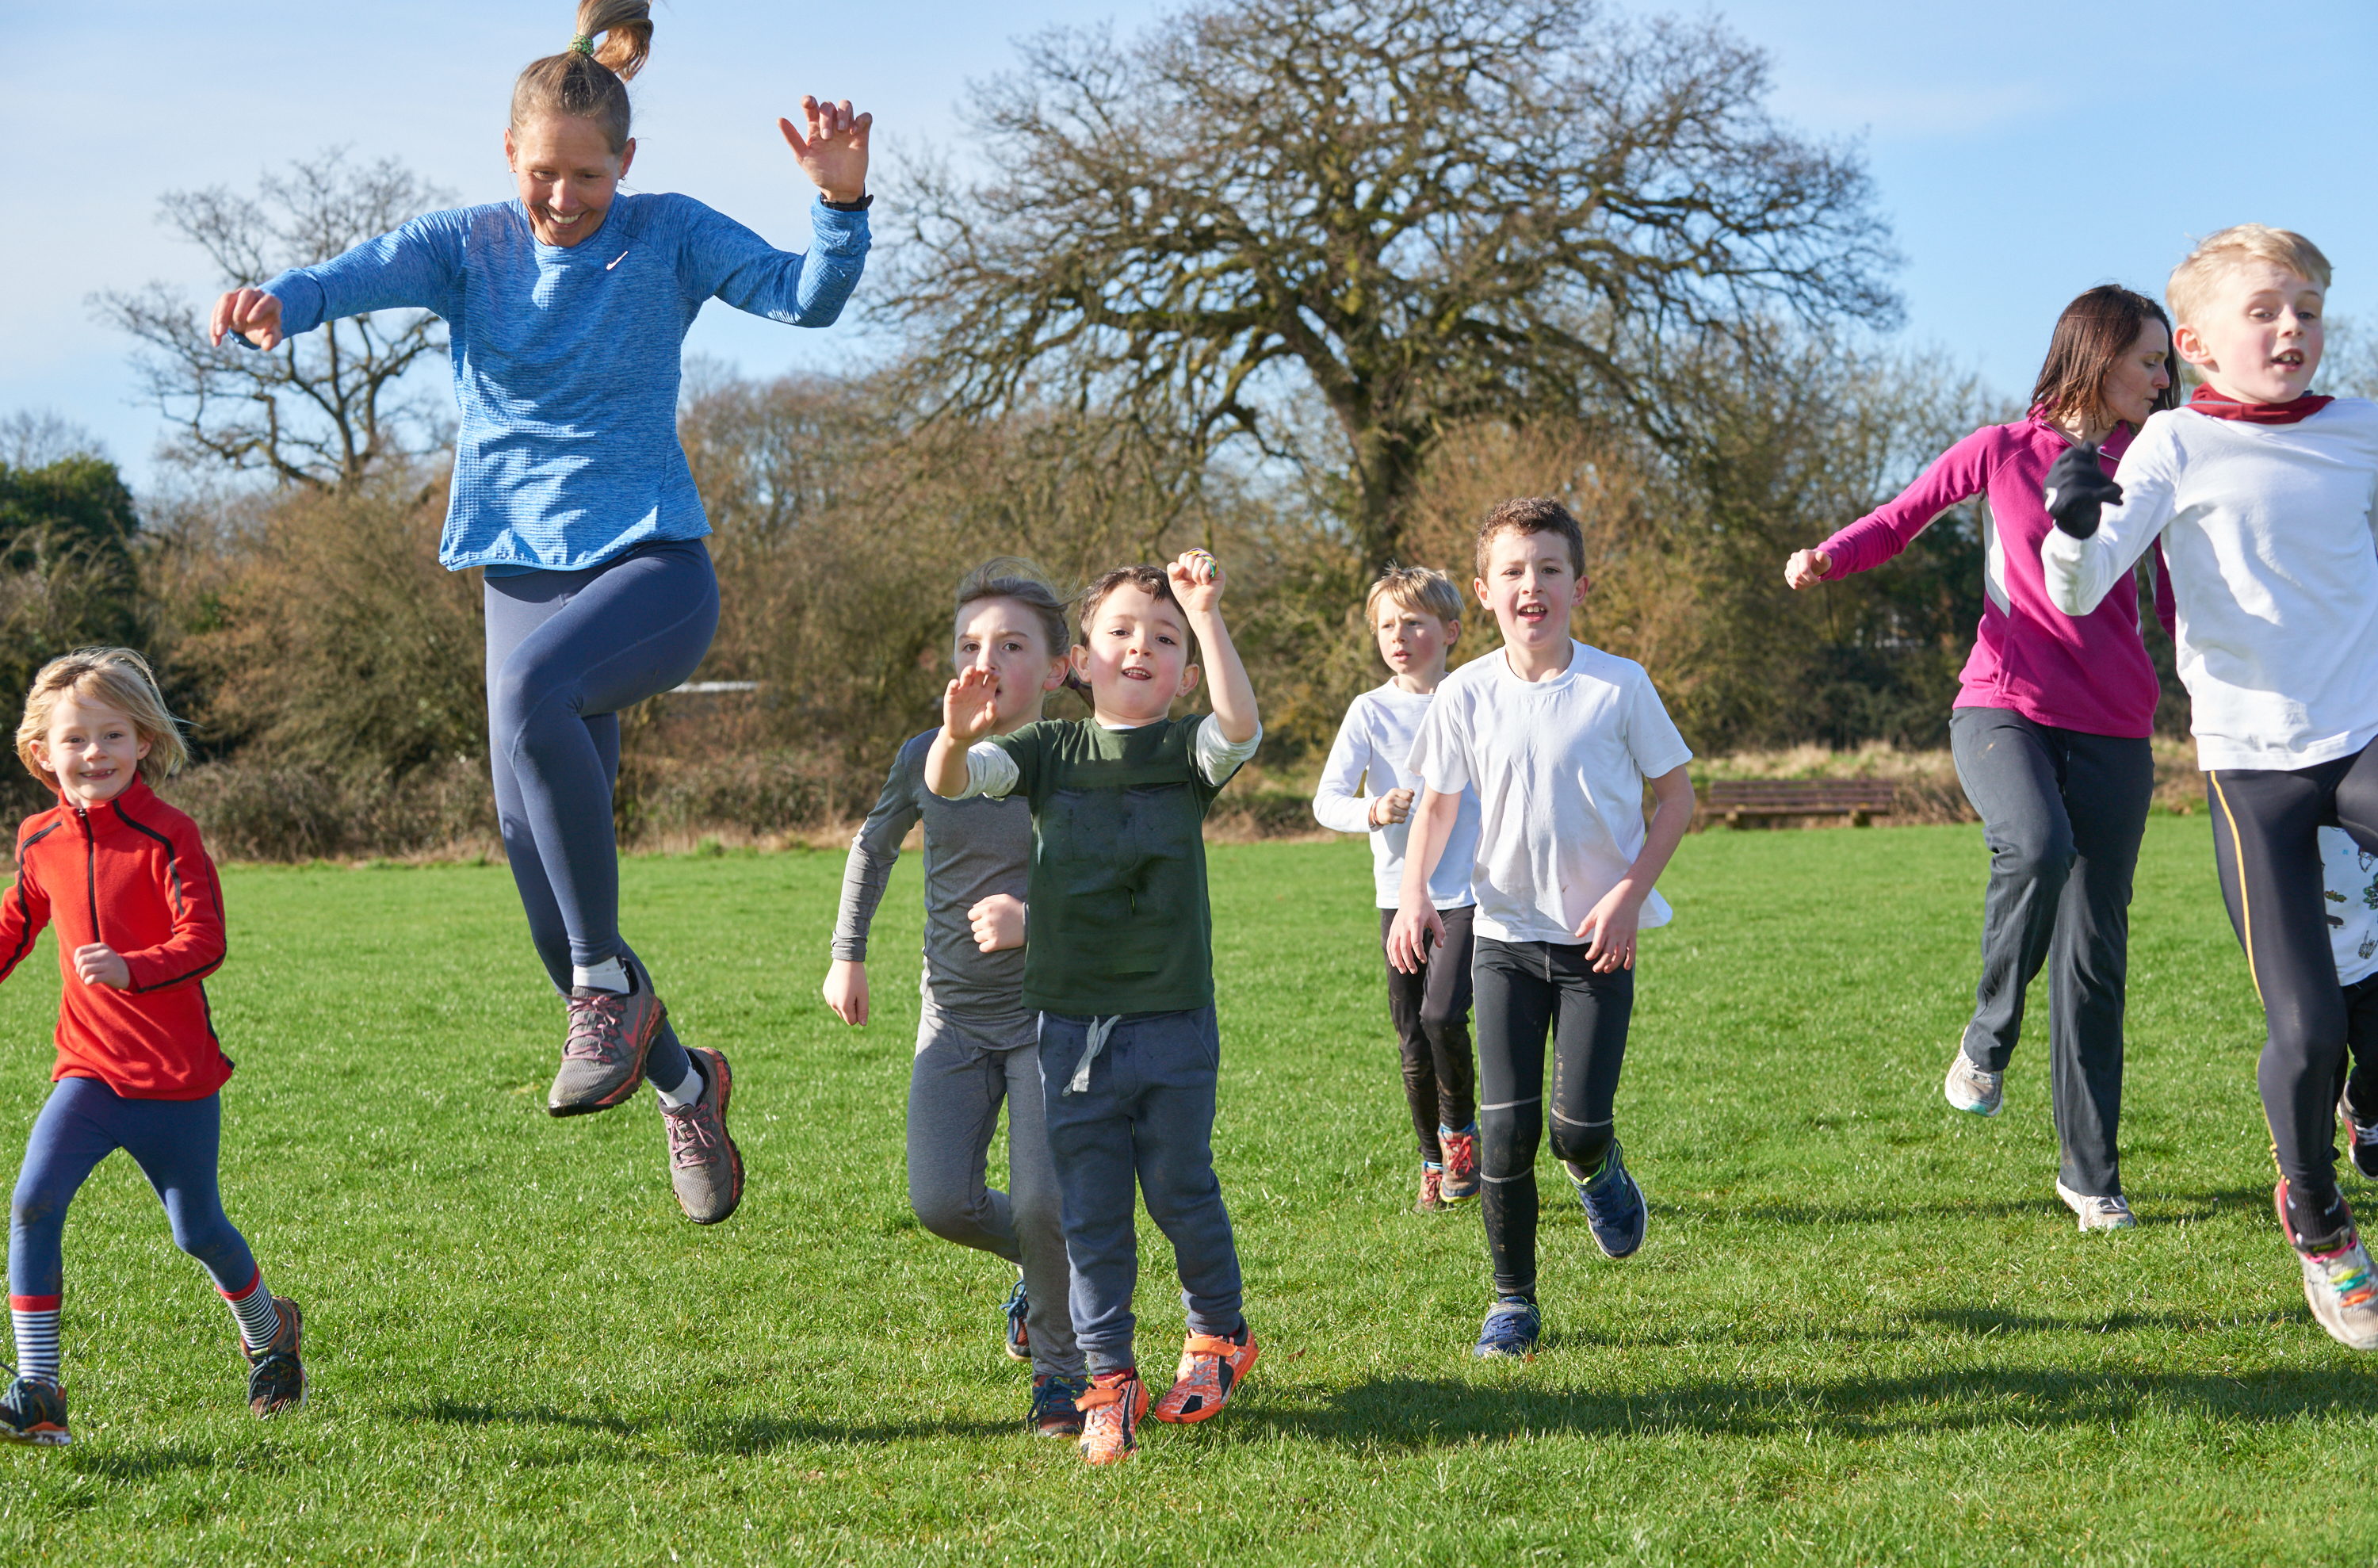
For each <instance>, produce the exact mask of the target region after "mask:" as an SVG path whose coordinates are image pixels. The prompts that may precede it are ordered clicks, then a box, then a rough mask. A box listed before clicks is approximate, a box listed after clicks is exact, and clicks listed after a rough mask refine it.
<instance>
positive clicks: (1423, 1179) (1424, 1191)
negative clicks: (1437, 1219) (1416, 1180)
mask: <svg viewBox="0 0 2378 1568" xmlns="http://www.w3.org/2000/svg"><path fill="white" fill-rule="evenodd" d="M1444 1207H1445V1173H1444V1172H1443V1171H1440V1170H1438V1169H1437V1168H1436V1167H1435V1165H1423V1166H1421V1168H1420V1196H1419V1197H1418V1198H1417V1199H1415V1200H1413V1201H1412V1212H1413V1213H1415V1214H1434V1213H1435V1212H1437V1211H1439V1210H1440V1209H1443V1208H1444Z"/></svg>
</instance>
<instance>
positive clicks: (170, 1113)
mask: <svg viewBox="0 0 2378 1568" xmlns="http://www.w3.org/2000/svg"><path fill="white" fill-rule="evenodd" d="M221 1147H222V1096H221V1095H217V1094H210V1095H208V1096H207V1097H206V1098H205V1099H203V1100H126V1098H124V1096H122V1095H121V1094H118V1093H116V1092H115V1091H114V1090H113V1089H110V1088H109V1087H107V1085H105V1084H103V1083H102V1082H100V1081H99V1080H97V1079H95V1078H65V1079H60V1080H58V1085H57V1087H56V1088H55V1089H53V1090H51V1091H50V1098H49V1100H48V1102H47V1103H46V1104H43V1105H42V1114H41V1115H40V1116H36V1117H34V1118H33V1134H32V1136H31V1137H30V1138H28V1139H27V1140H25V1168H24V1169H23V1170H22V1171H19V1172H18V1175H17V1195H16V1197H15V1199H14V1200H12V1201H11V1203H10V1205H9V1210H8V1293H9V1294H10V1295H11V1296H18V1297H25V1296H31V1297H43V1296H57V1295H60V1294H61V1293H63V1291H64V1290H65V1288H66V1260H65V1248H64V1244H65V1240H66V1205H67V1204H69V1203H71V1202H73V1201H74V1195H75V1194H76V1193H77V1192H78V1191H79V1190H81V1188H82V1184H83V1182H84V1180H85V1179H86V1178H88V1177H89V1176H90V1173H91V1170H92V1169H93V1167H95V1166H96V1165H98V1164H99V1163H100V1162H101V1161H102V1160H104V1159H106V1158H107V1157H108V1155H110V1154H112V1153H114V1152H115V1151H116V1150H118V1149H121V1150H123V1151H124V1152H126V1153H127V1154H129V1155H131V1156H132V1158H133V1160H134V1161H135V1162H136V1163H137V1164H138V1165H139V1166H140V1170H141V1173H142V1174H143V1175H145V1176H148V1178H149V1185H150V1187H153V1188H156V1189H157V1196H158V1198H159V1199H160V1200H162V1202H163V1203H164V1205H165V1219H166V1221H167V1223H168V1224H171V1225H172V1226H173V1227H174V1246H176V1247H178V1248H181V1249H182V1250H183V1251H185V1252H186V1253H188V1254H189V1255H190V1256H191V1257H193V1258H196V1259H197V1260H198V1261H199V1262H201V1263H203V1264H205V1265H206V1269H207V1272H209V1273H210V1274H212V1275H213V1276H214V1280H215V1286H216V1288H217V1289H219V1290H221V1291H222V1292H223V1293H224V1294H225V1295H227V1296H237V1295H240V1294H242V1293H244V1292H245V1291H246V1289H247V1287H248V1286H249V1285H253V1284H254V1283H255V1282H256V1255H255V1254H254V1253H252V1252H250V1251H249V1250H248V1249H247V1241H246V1237H244V1236H241V1235H240V1234H239V1232H238V1231H237V1230H236V1229H234V1227H233V1225H232V1223H231V1221H230V1219H228V1218H227V1217H226V1216H225V1215H224V1213H223V1210H222V1195H221V1194H220V1193H219V1192H217V1191H216V1189H215V1155H216V1152H217V1151H218V1150H219V1149H220V1148H221Z"/></svg>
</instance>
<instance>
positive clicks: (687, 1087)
mask: <svg viewBox="0 0 2378 1568" xmlns="http://www.w3.org/2000/svg"><path fill="white" fill-rule="evenodd" d="M653 1092H655V1093H656V1094H658V1095H659V1096H660V1097H661V1104H664V1105H667V1107H668V1108H669V1109H670V1110H672V1111H682V1110H684V1109H685V1108H686V1107H687V1106H688V1105H691V1104H693V1103H694V1102H695V1101H696V1100H699V1099H701V1098H702V1069H701V1068H700V1067H695V1066H694V1065H693V1053H692V1052H691V1051H688V1052H687V1053H686V1054H685V1081H684V1082H683V1083H680V1084H679V1085H678V1086H677V1087H676V1088H675V1089H663V1088H661V1087H660V1086H659V1085H658V1084H655V1085H654V1086H653Z"/></svg>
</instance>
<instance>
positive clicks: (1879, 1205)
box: [1544, 1187, 2278, 1240]
mask: <svg viewBox="0 0 2378 1568" xmlns="http://www.w3.org/2000/svg"><path fill="white" fill-rule="evenodd" d="M2132 1196H2133V1197H2134V1198H2136V1199H2137V1200H2139V1201H2142V1202H2144V1203H2146V1204H2147V1205H2148V1206H2149V1212H2148V1213H2146V1214H2143V1215H2141V1216H2139V1224H2141V1225H2142V1226H2155V1225H2168V1224H2184V1223H2187V1222H2190V1221H2195V1220H2209V1219H2211V1218H2212V1217H2213V1216H2214V1215H2215V1214H2217V1213H2219V1212H2221V1211H2222V1210H2224V1209H2225V1208H2226V1209H2228V1211H2229V1212H2232V1213H2235V1212H2237V1209H2238V1206H2239V1205H2240V1204H2244V1205H2246V1206H2248V1207H2249V1208H2251V1209H2253V1210H2255V1211H2257V1212H2264V1211H2267V1210H2268V1209H2269V1208H2270V1204H2271V1189H2270V1188H2267V1187H2263V1188H2253V1187H2233V1188H2216V1189H2214V1190H2211V1191H2205V1192H2168V1191H2161V1190H2156V1189H2148V1190H2146V1191H2144V1193H2134V1194H2133V1195H2132ZM2175 1204H2177V1205H2179V1206H2180V1212H2178V1213H2174V1212H2171V1209H2172V1206H2173V1205H2175ZM1561 1207H1564V1208H1573V1207H1574V1205H1563V1206H1561ZM1544 1208H1545V1211H1546V1212H1548V1213H1549V1212H1553V1210H1554V1209H1555V1205H1553V1204H1550V1203H1547V1204H1545V1205H1544ZM1651 1212H1652V1214H1653V1215H1654V1216H1655V1217H1656V1216H1658V1215H1661V1214H1663V1213H1664V1214H1668V1215H1672V1216H1674V1217H1675V1219H1677V1220H1680V1221H1688V1222H1691V1223H1694V1224H1711V1225H1739V1224H1776V1225H1826V1226H1834V1225H1839V1226H1851V1225H1856V1226H1870V1225H1895V1224H1904V1223H1905V1222H1907V1221H1909V1220H1942V1219H1956V1220H1973V1219H2026V1218H2037V1217H2040V1216H2052V1217H2055V1218H2057V1219H2060V1220H2061V1221H2063V1223H2064V1225H2065V1227H2066V1228H2067V1229H2071V1228H2072V1211H2071V1210H2069V1209H2067V1208H2066V1207H2065V1206H2064V1205H2063V1203H2062V1202H2060V1200H2058V1199H2057V1197H2056V1194H2055V1193H2054V1192H2053V1191H2048V1192H2042V1193H2041V1194H2039V1195H2038V1196H2037V1197H2036V1198H2034V1197H2016V1198H1974V1199H1963V1198H1960V1199H1946V1200H1931V1201H1928V1202H1916V1203H1910V1202H1904V1201H1901V1200H1892V1201H1890V1202H1874V1203H1840V1204H1833V1203H1770V1202H1765V1201H1762V1200H1759V1199H1755V1198H1754V1199H1749V1200H1745V1201H1743V1202H1740V1203H1690V1202H1684V1203H1680V1202H1676V1201H1675V1200H1660V1199H1656V1198H1655V1199H1653V1200H1651ZM2277 1234H2278V1231H2277V1226H2276V1223H2274V1225H2273V1228H2272V1236H2273V1238H2274V1239H2275V1240H2276V1236H2277Z"/></svg>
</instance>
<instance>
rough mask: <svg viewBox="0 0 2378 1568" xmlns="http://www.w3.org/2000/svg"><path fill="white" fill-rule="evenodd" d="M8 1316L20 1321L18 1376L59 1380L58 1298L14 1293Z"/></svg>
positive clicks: (18, 1326)
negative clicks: (16, 1294)
mask: <svg viewBox="0 0 2378 1568" xmlns="http://www.w3.org/2000/svg"><path fill="white" fill-rule="evenodd" d="M8 1316H9V1317H10V1318H12V1319H14V1320H15V1321H16V1324H17V1375H18V1377H20V1378H43V1379H46V1380H48V1381H51V1382H56V1381H58V1298H57V1297H54V1296H11V1297H8Z"/></svg>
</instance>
